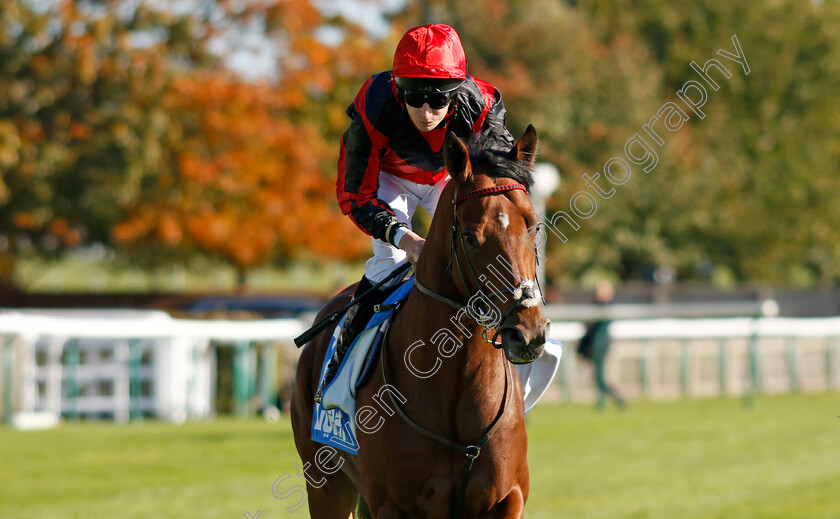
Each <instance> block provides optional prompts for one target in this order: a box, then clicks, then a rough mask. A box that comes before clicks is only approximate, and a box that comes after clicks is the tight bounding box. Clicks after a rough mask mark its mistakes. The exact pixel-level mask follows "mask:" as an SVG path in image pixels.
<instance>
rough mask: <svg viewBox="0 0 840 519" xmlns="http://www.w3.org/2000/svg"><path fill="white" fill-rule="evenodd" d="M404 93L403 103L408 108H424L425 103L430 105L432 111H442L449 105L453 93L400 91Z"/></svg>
mask: <svg viewBox="0 0 840 519" xmlns="http://www.w3.org/2000/svg"><path fill="white" fill-rule="evenodd" d="M399 90H400V92H401V93H402V98H403V101H405V104H407V105H408V106H413V107H414V108H422V107H423V105H424V104H425V103H429V108H431V109H432V110H440V109H441V108H443V107H444V106H446V105H448V104H449V100H450V99H451V98H452V92H454V90H452V91H449V92H420V91H419V90H404V89H402V88H400V89H399Z"/></svg>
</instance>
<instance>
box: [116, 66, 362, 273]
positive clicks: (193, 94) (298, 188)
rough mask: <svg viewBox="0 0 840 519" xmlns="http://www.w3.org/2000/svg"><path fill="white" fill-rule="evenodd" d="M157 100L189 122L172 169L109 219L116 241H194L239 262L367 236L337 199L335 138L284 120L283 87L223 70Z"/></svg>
mask: <svg viewBox="0 0 840 519" xmlns="http://www.w3.org/2000/svg"><path fill="white" fill-rule="evenodd" d="M164 103H166V104H167V105H168V106H170V107H171V110H173V111H174V112H175V113H179V114H188V115H189V117H183V118H182V119H183V120H189V121H192V123H191V124H189V125H185V127H184V128H183V136H182V137H183V139H182V140H181V141H180V142H179V143H178V146H177V148H175V149H173V150H172V163H173V164H172V166H173V170H172V174H171V175H161V176H160V177H159V182H158V185H157V187H156V189H155V190H154V191H153V196H150V197H146V200H145V201H144V203H143V204H142V205H140V206H138V207H137V208H136V209H135V210H134V211H132V212H131V215H130V216H129V218H127V219H125V220H124V221H123V222H121V223H120V224H119V225H117V226H116V227H115V228H114V231H113V236H114V238H115V239H117V240H119V241H122V242H133V241H137V240H139V239H151V240H153V241H158V242H162V243H164V244H166V245H168V246H183V247H187V248H190V247H196V248H198V249H199V250H201V251H205V252H209V253H211V254H213V255H217V256H219V257H222V258H224V259H226V260H228V261H230V262H232V263H233V264H235V265H236V266H237V267H238V268H241V269H246V268H248V267H252V266H256V265H261V264H264V263H266V262H268V261H270V260H272V259H278V258H293V257H296V256H300V255H301V254H302V253H303V252H304V251H309V252H310V253H312V254H315V255H319V256H330V257H337V258H354V257H357V256H359V255H360V254H362V253H363V252H364V251H365V250H367V247H368V246H369V245H368V244H369V242H368V240H366V239H365V238H364V236H363V235H362V234H361V233H360V232H358V230H356V229H355V228H354V227H353V225H352V224H351V223H350V222H349V220H347V219H346V218H344V217H343V216H341V214H340V213H339V212H338V210H337V208H336V203H335V201H334V198H335V186H334V181H333V180H332V179H331V175H334V173H333V172H332V171H329V172H328V174H325V173H323V172H322V169H323V167H324V162H325V161H324V158H325V157H332V156H333V155H334V153H335V151H334V150H333V149H332V148H333V147H335V146H334V145H333V144H332V143H328V142H326V141H325V139H324V138H322V137H321V136H320V135H319V132H318V130H317V129H316V128H315V127H313V126H312V125H309V124H307V123H306V122H305V121H303V122H293V121H292V120H291V119H290V116H291V114H290V113H289V112H288V110H287V106H286V102H285V98H284V96H283V95H282V92H279V91H278V90H276V89H274V88H272V87H271V86H270V85H268V84H266V83H257V84H254V83H246V82H243V81H241V80H238V79H236V78H234V77H232V76H230V75H226V74H222V73H214V74H209V73H208V74H205V75H202V76H199V77H194V76H193V77H185V78H181V79H179V80H177V81H175V82H174V83H173V87H172V89H171V91H170V92H169V94H168V96H167V98H166V99H164Z"/></svg>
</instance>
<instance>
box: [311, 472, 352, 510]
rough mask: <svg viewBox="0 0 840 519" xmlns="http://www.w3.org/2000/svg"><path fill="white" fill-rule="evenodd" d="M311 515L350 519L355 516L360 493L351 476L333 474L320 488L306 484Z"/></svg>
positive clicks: (339, 473)
mask: <svg viewBox="0 0 840 519" xmlns="http://www.w3.org/2000/svg"><path fill="white" fill-rule="evenodd" d="M306 490H307V493H308V497H309V515H310V517H312V519H348V518H350V517H353V512H354V510H355V508H356V499H357V498H358V494H357V491H356V487H354V486H353V483H352V482H351V481H350V478H348V477H347V476H345V475H344V474H343V473H341V472H338V473H336V474H332V475H330V477H329V480H328V481H327V482H326V483H325V484H324V485H323V486H322V487H320V488H315V487H313V486H312V485H311V484H309V482H307V484H306Z"/></svg>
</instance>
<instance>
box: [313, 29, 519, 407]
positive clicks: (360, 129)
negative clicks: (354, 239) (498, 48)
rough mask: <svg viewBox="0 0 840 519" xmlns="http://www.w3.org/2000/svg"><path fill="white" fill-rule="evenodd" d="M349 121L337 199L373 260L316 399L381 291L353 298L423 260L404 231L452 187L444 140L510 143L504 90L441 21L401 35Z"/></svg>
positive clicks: (419, 243)
mask: <svg viewBox="0 0 840 519" xmlns="http://www.w3.org/2000/svg"><path fill="white" fill-rule="evenodd" d="M347 115H348V116H349V117H350V119H351V121H350V127H349V128H348V129H347V131H346V132H345V133H344V137H343V138H342V140H341V151H340V156H339V159H338V181H337V183H336V194H337V196H338V204H339V206H340V208H341V211H342V213H344V214H345V215H348V216H349V217H350V219H351V220H353V223H355V224H356V225H357V226H358V227H359V228H360V229H361V230H362V231H363V232H365V233H366V234H368V235H370V236H372V237H373V257H372V258H370V259H369V260H368V261H367V263H366V264H365V275H364V276H363V277H362V280H361V282H360V283H359V286H358V288H357V289H356V293H355V295H354V299H356V300H357V301H358V304H356V305H355V306H353V307H351V308H350V310H349V311H348V312H347V315H346V317H345V320H344V326H343V327H342V329H341V332H340V334H339V336H338V339H337V344H336V350H335V355H334V356H333V357H332V358H331V359H330V362H329V364H328V365H327V369H326V373H325V375H324V381H323V382H322V384H321V386H320V387H319V388H318V391H317V392H316V393H315V401H316V402H320V401H321V396H322V392H323V391H324V389H325V388H326V386H327V385H328V384H329V382H330V381H331V380H332V378H333V377H334V376H335V373H336V372H337V371H338V367H339V365H340V364H341V360H342V358H343V357H344V354H345V353H346V351H347V349H348V348H349V346H350V344H352V342H353V339H354V338H355V336H356V335H358V334H359V333H360V332H361V331H362V329H363V328H364V326H365V325H366V324H367V322H368V321H369V320H370V318H371V317H372V315H373V305H375V304H377V303H379V302H381V301H382V299H383V298H384V297H385V295H386V293H387V292H386V291H385V290H384V289H380V290H374V291H373V292H372V294H369V295H368V296H366V297H364V298H361V299H359V296H360V295H361V294H363V293H364V292H366V291H367V290H369V289H370V288H371V287H373V286H374V284H376V283H378V282H380V281H382V280H384V279H385V278H386V277H387V276H388V274H390V273H391V272H392V271H393V270H394V269H395V268H397V267H399V266H400V265H402V264H404V263H405V262H406V261H409V262H411V263H412V264H415V263H416V262H417V259H418V258H419V256H420V251H421V250H422V248H423V243H424V241H425V240H424V239H423V238H421V237H420V236H418V235H417V234H416V233H414V232H413V231H412V230H411V218H412V216H413V215H414V211H415V209H416V208H417V205H418V204H419V205H421V206H423V207H424V208H425V209H426V210H427V211H428V212H429V214H431V215H434V212H435V207H437V203H438V198H440V194H441V192H442V191H443V189H444V187H446V184H447V182H448V181H449V178H450V177H449V174H448V173H447V171H446V168H445V167H444V163H443V143H444V140H445V137H446V134H447V133H450V132H451V133H453V134H455V135H456V136H457V137H459V138H460V139H462V140H469V139H470V137H472V136H473V135H475V134H478V133H485V132H486V133H489V134H490V136H491V137H492V138H493V139H494V140H496V141H497V142H498V144H499V146H500V147H503V148H504V149H508V148H510V147H511V146H513V143H514V139H513V137H512V136H511V134H510V132H508V130H507V128H506V127H505V116H506V111H505V107H504V104H503V103H502V95H501V93H500V92H499V90H498V89H497V88H496V87H494V86H493V85H491V84H490V83H487V82H485V81H481V80H480V79H476V78H473V77H470V76H468V75H467V59H466V56H465V55H464V48H463V47H462V46H461V40H460V39H459V37H458V34H457V33H456V32H455V30H454V29H453V28H452V27H449V26H448V25H441V24H437V25H425V26H422V27H414V28H413V29H410V30H409V31H408V32H406V33H405V35H404V36H403V37H402V39H401V40H400V42H399V44H398V45H397V49H396V52H395V53H394V64H393V69H392V70H388V71H385V72H380V73H378V74H375V75H373V76H371V77H370V78H369V79H368V80H367V81H366V82H365V84H364V85H362V88H361V90H359V93H358V94H357V95H356V99H355V100H354V101H353V104H351V105H350V106H349V107H348V108H347ZM399 281H400V280H399V279H395V280H394V283H398V282H399Z"/></svg>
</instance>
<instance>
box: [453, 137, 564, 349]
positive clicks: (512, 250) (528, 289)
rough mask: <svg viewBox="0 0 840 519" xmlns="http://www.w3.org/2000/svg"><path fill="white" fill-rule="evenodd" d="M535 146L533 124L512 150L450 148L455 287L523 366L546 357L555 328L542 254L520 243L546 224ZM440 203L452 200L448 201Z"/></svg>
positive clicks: (475, 144) (457, 143)
mask: <svg viewBox="0 0 840 519" xmlns="http://www.w3.org/2000/svg"><path fill="white" fill-rule="evenodd" d="M536 147H537V132H536V130H534V127H533V126H530V125H529V126H528V129H527V130H526V131H525V134H524V135H523V136H522V138H521V139H519V141H518V142H517V143H516V144H515V145H514V147H513V148H512V149H510V150H498V149H493V148H492V147H491V146H490V145H489V144H488V143H487V142H486V141H484V140H483V139H482V138H481V137H479V138H477V139H473V141H471V142H470V143H469V145H468V146H467V145H465V144H464V143H463V142H461V140H459V139H458V138H457V137H455V136H453V135H450V136H449V137H448V139H447V141H446V148H445V150H444V157H445V160H446V168H447V170H448V171H449V174H450V175H451V176H452V181H451V182H450V184H454V193H453V198H452V200H451V203H452V205H453V208H452V232H451V238H450V241H449V246H450V251H449V254H450V256H451V260H450V270H451V274H452V278H453V281H454V283H455V286H456V288H457V290H458V291H459V292H460V293H461V294H462V296H464V297H467V298H469V299H470V301H471V302H472V303H473V305H475V306H478V307H481V306H482V305H483V306H484V307H485V308H484V310H486V312H487V313H488V320H492V321H494V322H493V325H494V326H495V328H496V329H497V330H498V331H497V333H496V336H497V337H501V344H502V348H503V349H504V351H505V355H506V356H507V358H508V360H510V361H511V362H514V363H517V364H521V363H528V362H533V361H534V360H536V359H537V358H539V356H540V355H542V352H543V348H544V345H545V340H546V334H547V332H548V326H549V321H548V319H546V318H545V317H544V316H543V315H542V313H541V312H540V309H539V304H538V303H539V302H540V301H541V300H542V295H541V294H540V292H539V287H538V286H537V284H536V283H535V279H536V268H537V266H536V265H537V255H536V251H535V250H534V249H533V248H531V247H529V246H528V244H527V241H526V240H522V239H520V237H522V236H524V235H525V233H526V232H528V229H530V228H533V227H534V226H535V225H537V224H538V223H539V220H538V217H537V214H536V213H535V212H534V208H533V206H532V205H531V201H530V199H529V198H528V191H527V189H528V188H529V187H530V185H531V184H532V183H533V179H532V177H531V173H530V170H531V168H532V167H533V165H534V159H535V155H536ZM447 192H452V186H449V187H448V189H447ZM441 203H449V200H446V199H445V198H443V197H442V198H441ZM477 294H480V295H481V297H480V298H476V297H475V296H476V295H477ZM479 299H482V300H483V301H480V300H479ZM480 312H481V309H480V308H479V313H480Z"/></svg>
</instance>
